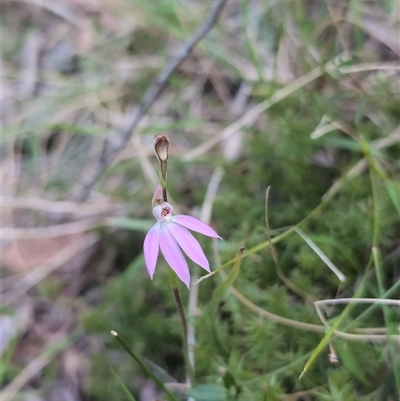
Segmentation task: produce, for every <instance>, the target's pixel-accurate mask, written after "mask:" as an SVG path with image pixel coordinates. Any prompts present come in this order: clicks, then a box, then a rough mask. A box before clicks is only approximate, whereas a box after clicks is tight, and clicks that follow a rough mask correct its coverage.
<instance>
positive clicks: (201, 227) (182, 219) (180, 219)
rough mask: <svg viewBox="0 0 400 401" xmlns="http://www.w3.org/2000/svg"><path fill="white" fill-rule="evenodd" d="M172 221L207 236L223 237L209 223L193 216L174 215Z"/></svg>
mask: <svg viewBox="0 0 400 401" xmlns="http://www.w3.org/2000/svg"><path fill="white" fill-rule="evenodd" d="M172 221H173V222H175V223H178V224H180V225H181V226H183V227H186V228H188V229H189V230H192V231H195V232H197V233H200V234H203V235H206V236H207V237H212V238H219V239H222V238H221V237H220V236H219V235H218V234H217V233H216V232H215V231H214V230H213V229H212V228H211V227H210V226H209V225H207V224H206V223H203V222H202V221H200V220H198V219H195V218H194V217H192V216H184V215H178V216H173V217H172Z"/></svg>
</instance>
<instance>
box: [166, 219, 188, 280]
mask: <svg viewBox="0 0 400 401" xmlns="http://www.w3.org/2000/svg"><path fill="white" fill-rule="evenodd" d="M159 242H160V248H161V252H162V254H163V255H164V258H165V260H166V261H167V263H168V264H169V265H170V266H171V268H172V270H173V271H174V272H175V273H176V274H177V276H178V277H179V278H180V279H181V280H182V281H183V282H184V283H185V284H186V286H187V287H188V288H189V284H190V273H189V267H188V265H187V262H186V260H185V258H184V256H183V254H182V251H181V249H180V248H179V245H178V243H177V242H176V240H175V238H174V237H173V235H172V234H171V232H170V231H169V229H168V227H167V224H166V223H160V237H159Z"/></svg>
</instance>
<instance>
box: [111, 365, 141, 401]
mask: <svg viewBox="0 0 400 401" xmlns="http://www.w3.org/2000/svg"><path fill="white" fill-rule="evenodd" d="M111 372H112V373H113V375H114V377H115V379H116V380H117V382H118V384H119V385H120V387H121V388H122V390H123V391H124V394H125V395H126V397H127V400H129V401H136V398H135V397H134V396H133V395H132V394H131V392H130V391H129V389H128V387H126V385H125V384H124V382H123V381H122V380H121V378H120V377H119V376H118V374H117V372H116V371H115V370H114V369H111Z"/></svg>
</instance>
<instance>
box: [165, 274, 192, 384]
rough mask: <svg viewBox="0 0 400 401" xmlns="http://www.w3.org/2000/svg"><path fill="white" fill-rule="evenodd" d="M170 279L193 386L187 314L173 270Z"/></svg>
mask: <svg viewBox="0 0 400 401" xmlns="http://www.w3.org/2000/svg"><path fill="white" fill-rule="evenodd" d="M169 279H170V282H171V287H172V292H173V294H174V299H175V303H176V306H177V308H178V313H179V317H180V319H181V324H182V343H183V347H182V348H183V356H184V358H185V367H186V375H187V379H188V380H189V384H191V385H193V383H194V369H193V367H192V364H191V363H190V360H189V349H188V342H187V338H188V337H187V322H186V314H185V309H184V307H183V303H182V298H181V294H180V293H179V288H178V282H177V279H176V274H175V273H174V272H173V271H172V270H169Z"/></svg>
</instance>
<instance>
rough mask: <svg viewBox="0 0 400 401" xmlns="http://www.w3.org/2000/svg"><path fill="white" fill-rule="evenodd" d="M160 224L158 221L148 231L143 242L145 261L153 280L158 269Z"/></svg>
mask: <svg viewBox="0 0 400 401" xmlns="http://www.w3.org/2000/svg"><path fill="white" fill-rule="evenodd" d="M160 224H161V223H159V222H157V223H156V224H154V226H153V227H152V228H151V229H150V231H149V232H148V233H147V235H146V238H145V239H144V243H143V251H144V261H145V263H146V267H147V270H148V272H149V275H150V278H151V279H152V280H153V276H154V272H155V270H156V264H157V259H158V251H159V249H160V247H159V231H160Z"/></svg>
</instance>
